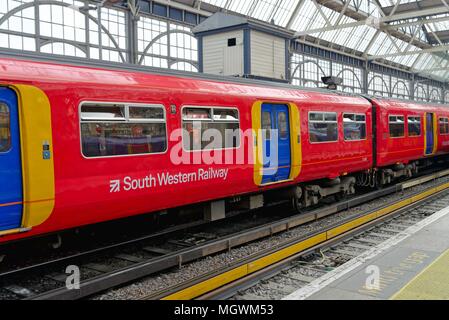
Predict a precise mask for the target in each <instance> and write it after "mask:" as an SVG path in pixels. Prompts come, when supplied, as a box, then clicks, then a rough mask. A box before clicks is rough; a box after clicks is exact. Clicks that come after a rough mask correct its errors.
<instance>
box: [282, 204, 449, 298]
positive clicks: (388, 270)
mask: <svg viewBox="0 0 449 320" xmlns="http://www.w3.org/2000/svg"><path fill="white" fill-rule="evenodd" d="M304 299H313V300H328V299H332V300H335V299H337V300H338V299H340V300H372V299H382V300H385V299H393V300H394V299H397V300H409V299H412V300H415V299H428V300H434V299H449V203H448V207H446V208H445V209H443V210H441V211H439V212H437V213H435V214H433V215H431V216H429V217H428V218H426V219H424V220H422V221H420V222H419V223H418V224H416V225H414V226H412V227H410V228H408V229H407V230H404V231H403V232H401V233H400V234H398V235H396V236H395V237H394V238H392V239H390V240H387V241H385V242H383V243H381V244H379V245H378V246H376V247H374V248H372V249H370V250H369V251H367V252H364V253H363V254H362V255H360V256H358V257H356V258H354V259H352V260H351V261H349V262H347V263H346V264H344V265H342V266H340V267H338V268H336V269H334V270H332V271H331V272H329V273H327V274H326V275H324V276H323V277H321V278H320V279H317V280H316V281H313V282H311V283H310V284H308V285H307V286H305V287H303V288H301V289H299V290H297V291H295V292H293V293H292V294H290V295H288V296H287V297H285V298H284V300H304Z"/></svg>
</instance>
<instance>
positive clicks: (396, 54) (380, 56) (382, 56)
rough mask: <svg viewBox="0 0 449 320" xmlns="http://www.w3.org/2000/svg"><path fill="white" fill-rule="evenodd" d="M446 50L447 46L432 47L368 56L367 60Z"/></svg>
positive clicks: (448, 47)
mask: <svg viewBox="0 0 449 320" xmlns="http://www.w3.org/2000/svg"><path fill="white" fill-rule="evenodd" d="M448 50H449V45H444V46H434V47H432V48H427V49H422V50H413V51H402V52H396V53H389V54H382V55H378V56H369V57H368V58H367V59H368V60H374V59H385V58H393V57H399V56H409V55H415V54H421V53H432V52H443V51H448Z"/></svg>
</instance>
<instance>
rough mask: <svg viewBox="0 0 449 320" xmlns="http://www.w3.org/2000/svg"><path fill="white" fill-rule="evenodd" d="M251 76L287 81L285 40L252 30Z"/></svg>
mask: <svg viewBox="0 0 449 320" xmlns="http://www.w3.org/2000/svg"><path fill="white" fill-rule="evenodd" d="M251 74H252V75H255V76H261V77H269V78H276V79H285V39H282V38H278V37H275V36H272V35H269V34H266V33H262V32H259V31H254V30H251Z"/></svg>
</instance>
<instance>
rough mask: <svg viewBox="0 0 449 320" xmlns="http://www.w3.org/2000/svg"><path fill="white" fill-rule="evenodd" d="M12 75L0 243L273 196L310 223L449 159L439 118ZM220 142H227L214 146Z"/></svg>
mask: <svg viewBox="0 0 449 320" xmlns="http://www.w3.org/2000/svg"><path fill="white" fill-rule="evenodd" d="M0 69H1V70H2V73H1V74H0V243H5V242H8V241H12V240H17V239H25V238H29V237H32V236H36V235H41V234H48V233H52V232H58V231H61V230H65V229H69V228H76V227H80V226H83V225H88V224H94V223H98V222H102V221H108V220H112V219H119V218H125V217H130V216H134V215H138V214H145V213H152V212H159V211H162V210H167V209H171V208H177V207H181V206H186V205H191V204H202V205H203V207H204V214H205V218H207V219H211V220H214V219H219V218H223V217H224V215H225V213H226V210H227V206H228V203H229V201H230V200H232V202H233V203H234V202H239V201H240V202H241V204H242V206H245V207H248V209H251V208H257V207H260V206H262V205H263V204H264V201H266V199H265V197H264V195H265V194H266V192H278V195H279V197H286V198H292V199H293V200H294V204H295V206H296V207H297V208H298V209H300V208H302V207H304V206H308V205H312V204H315V203H317V202H318V201H319V199H320V198H322V197H325V196H328V195H344V194H351V193H354V192H355V187H356V185H357V183H358V182H357V181H359V182H360V181H362V180H363V177H362V179H360V176H361V175H372V174H373V173H374V172H378V171H382V170H385V171H382V172H390V171H391V172H393V177H399V176H402V175H405V174H406V173H408V171H407V170H408V168H407V167H406V166H407V165H408V164H409V163H410V162H411V161H417V160H420V159H423V158H424V159H425V158H428V157H434V156H436V155H440V154H444V153H447V152H448V151H449V150H448V147H449V145H448V144H449V141H448V140H447V138H449V136H448V137H447V138H446V137H444V135H446V133H445V132H446V128H447V130H449V127H448V126H449V124H448V123H447V122H446V120H447V116H448V113H447V112H446V111H445V110H444V108H442V107H438V106H430V105H421V104H417V103H415V104H411V103H405V102H397V101H393V100H388V99H376V98H370V99H367V98H365V97H363V96H357V95H350V94H344V93H338V92H335V91H334V92H333V91H328V90H311V89H300V88H296V87H292V86H287V85H274V84H269V83H266V82H260V81H243V80H235V81H232V80H229V79H221V80H220V79H215V80H214V79H207V78H202V77H193V76H192V77H187V76H175V75H164V74H147V73H143V72H131V71H114V70H103V69H95V68H86V67H76V66H66V65H56V64H49V63H37V62H29V61H21V60H12V59H0ZM430 115H431V116H430ZM401 117H402V118H401ZM427 118H428V119H431V118H432V122H429V121H430V120H429V121H427V122H426V119H427ZM386 119H388V121H386ZM401 119H402V120H401ZM401 121H402V122H403V129H401V127H400V123H401ZM430 124H431V125H430ZM237 129H238V130H237ZM392 129H393V130H392ZM207 130H213V131H214V132H216V133H218V134H220V135H221V136H222V137H224V139H223V140H221V141H219V142H218V141H215V139H206V140H202V139H201V137H202V136H203V135H204V134H206V132H207ZM401 130H403V136H402V137H401V136H400V134H401ZM390 131H391V132H390ZM229 132H231V133H229ZM235 132H237V133H235ZM429 132H431V133H432V134H430V133H429ZM390 133H393V135H396V136H390ZM448 133H449V132H448ZM217 143H218V144H217ZM397 151H400V152H397ZM430 151H431V152H430ZM273 152H274V153H276V155H277V156H276V161H274V162H273V161H271V157H270V156H271V154H272V153H273ZM228 160H232V161H228ZM400 164H402V165H403V166H404V167H400V166H399V165H400ZM395 166H396V167H395ZM398 166H399V167H400V168H399V167H398ZM387 170H389V171H387ZM384 180H385V179H384ZM383 182H386V181H383ZM359 184H361V185H363V183H359Z"/></svg>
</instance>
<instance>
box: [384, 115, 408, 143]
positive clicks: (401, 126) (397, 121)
mask: <svg viewBox="0 0 449 320" xmlns="http://www.w3.org/2000/svg"><path fill="white" fill-rule="evenodd" d="M388 125H389V129H390V137H391V138H399V137H403V136H404V135H405V123H404V116H389V118H388Z"/></svg>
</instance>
